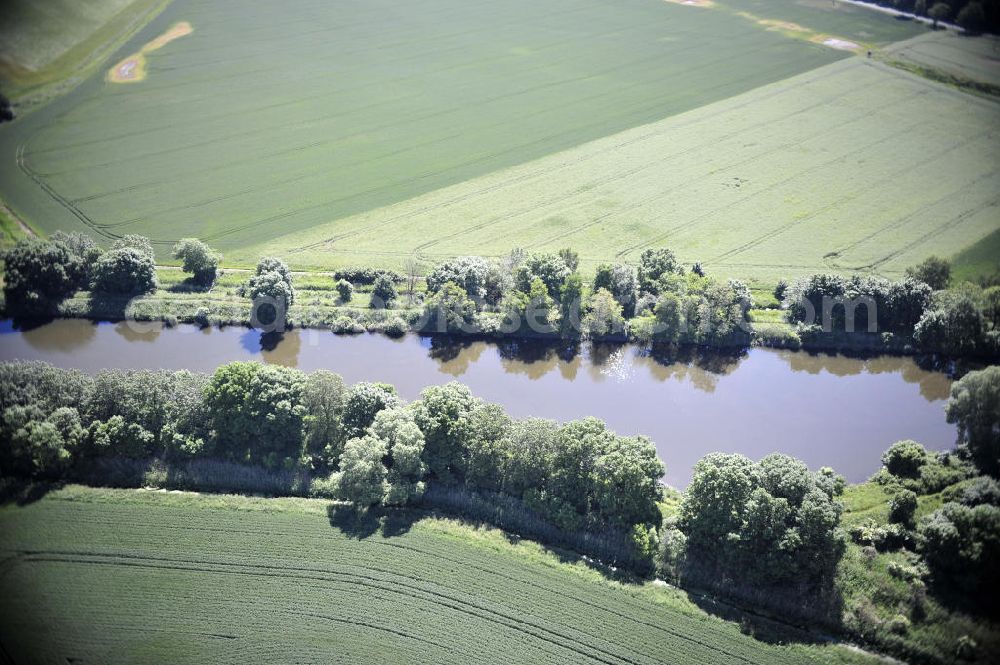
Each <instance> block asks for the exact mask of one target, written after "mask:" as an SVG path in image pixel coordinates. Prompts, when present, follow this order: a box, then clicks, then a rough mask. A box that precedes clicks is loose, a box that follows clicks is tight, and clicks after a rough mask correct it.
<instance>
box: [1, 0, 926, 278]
mask: <svg viewBox="0 0 1000 665" xmlns="http://www.w3.org/2000/svg"><path fill="white" fill-rule="evenodd" d="M237 4H238V3H235V1H234V0H230V1H221V2H213V3H210V4H207V3H196V2H194V1H193V0H174V2H172V3H171V4H170V5H169V7H167V9H166V10H165V11H164V12H163V13H162V14H161V15H160V16H158V17H157V19H156V20H154V21H153V22H152V23H151V24H150V25H149V26H148V27H147V28H146V29H144V30H143V31H142V32H141V33H140V34H138V35H137V36H136V37H135V38H134V39H133V40H131V41H130V42H129V43H128V44H126V45H125V46H124V47H123V48H122V49H120V50H119V51H118V52H117V53H116V54H115V56H114V58H112V59H111V60H110V61H109V64H108V66H110V64H113V63H114V62H117V61H118V60H120V59H121V58H123V57H125V56H127V55H129V54H131V53H135V52H138V51H139V50H141V48H142V46H143V45H144V44H146V43H148V42H150V41H151V40H153V39H154V38H155V37H156V36H157V35H159V34H161V33H163V32H164V31H165V30H166V29H167V28H169V26H170V25H172V24H174V23H176V22H178V21H187V22H189V23H190V24H191V25H192V27H193V29H194V31H193V33H192V34H190V35H188V36H186V37H184V38H182V39H179V40H176V41H174V42H171V43H170V44H168V45H166V46H165V47H163V48H162V49H160V50H158V51H156V52H154V53H151V54H150V56H149V58H148V78H147V79H146V80H144V81H142V82H141V83H134V84H128V85H124V84H113V83H108V82H105V81H104V80H103V78H101V77H100V76H97V75H95V76H94V77H92V78H91V79H90V80H89V81H88V82H87V83H86V84H85V85H83V86H80V87H79V88H77V89H75V90H74V91H73V92H72V93H71V94H69V95H67V96H65V97H63V98H61V99H59V100H56V102H54V103H52V104H49V105H48V106H47V107H45V108H43V109H41V110H39V111H37V112H35V113H32V114H31V115H30V116H28V117H25V118H22V119H21V120H19V121H18V122H15V123H13V124H12V125H11V126H9V127H4V128H2V130H0V155H3V157H2V161H0V176H2V183H3V184H2V185H0V193H2V194H3V196H4V197H5V198H6V199H7V200H8V201H9V203H10V204H11V206H12V207H13V208H14V209H15V210H17V211H18V212H19V213H20V214H22V215H23V216H24V217H26V218H27V219H28V220H29V221H32V222H33V223H35V224H36V225H38V226H39V227H41V228H43V229H45V230H50V231H51V230H53V229H56V228H75V229H79V230H83V229H90V230H92V231H94V232H97V233H99V234H101V235H102V236H103V237H104V238H105V239H109V238H112V237H114V236H117V235H121V234H124V233H130V232H131V233H143V234H148V235H150V236H152V237H153V238H154V239H155V240H157V241H159V245H158V246H159V248H160V249H161V250H163V249H166V247H167V246H168V245H169V243H170V242H171V241H173V240H175V239H177V238H179V237H182V236H186V235H197V236H200V237H202V238H203V239H205V240H207V241H209V242H211V243H213V244H215V245H217V246H218V247H219V248H220V249H221V250H222V251H223V252H224V253H226V254H227V255H228V256H229V257H230V260H231V261H236V262H243V263H245V262H248V261H249V260H252V259H248V258H247V257H249V256H250V255H251V254H252V253H253V252H255V251H256V249H257V247H256V246H257V245H261V244H266V245H267V246H268V247H269V248H271V249H272V250H273V251H290V250H291V249H294V248H295V247H297V244H296V243H295V242H294V241H291V240H289V238H288V236H289V234H294V233H303V232H308V231H310V230H313V229H316V228H317V227H324V228H327V227H334V228H339V227H345V228H347V229H348V230H353V228H354V221H355V220H354V218H355V217H356V216H358V215H363V214H367V213H372V214H374V215H376V216H377V215H378V214H380V211H382V210H383V209H384V208H385V207H386V206H391V205H392V204H396V203H400V202H403V201H407V200H410V199H412V198H414V197H418V196H420V195H426V194H428V193H433V192H435V191H438V190H442V189H446V188H447V187H449V186H455V185H458V184H460V183H464V182H466V181H472V182H476V180H477V179H478V178H481V177H487V176H488V175H489V174H491V173H495V172H498V171H502V170H503V169H505V168H509V167H513V166H516V165H521V164H527V163H531V162H532V161H533V160H537V159H540V158H544V157H546V156H549V155H552V154H554V153H558V152H559V151H563V150H566V149H570V148H573V147H576V146H580V145H584V144H587V143H588V142H591V141H594V140H597V139H601V138H604V137H609V136H614V135H616V134H618V133H619V132H622V131H626V130H629V129H632V128H635V127H638V126H642V125H645V124H648V123H654V122H657V121H661V120H662V119H663V118H669V117H671V116H675V117H676V116H677V114H681V113H684V112H688V111H693V110H695V109H699V108H702V107H706V105H711V104H712V103H715V102H722V101H723V100H727V99H739V95H741V94H743V93H747V92H749V91H751V90H753V89H755V88H758V87H759V86H763V85H767V84H770V83H776V82H780V81H785V80H787V79H789V78H790V77H794V76H795V75H797V74H800V73H802V72H806V71H809V70H814V69H816V68H817V67H822V66H823V65H827V64H830V63H833V62H836V61H838V60H841V59H844V58H849V57H853V56H851V55H850V54H848V53H847V52H845V51H840V50H836V49H832V48H829V47H826V46H823V45H821V44H817V43H812V42H810V41H809V39H806V38H803V35H827V34H829V35H837V36H840V37H844V38H845V39H853V40H859V41H864V40H867V41H864V43H866V44H869V43H874V44H882V43H888V42H890V41H894V40H899V39H904V38H907V37H911V36H913V35H914V34H918V33H919V31H920V28H918V27H915V26H913V25H909V24H905V23H900V22H897V21H893V20H892V19H889V18H887V17H884V16H881V15H878V14H875V13H871V12H863V11H859V10H857V9H856V8H853V7H849V6H845V7H843V8H838V9H836V10H832V9H826V8H821V6H822V3H819V2H811V3H808V2H807V3H805V4H794V5H791V6H790V7H789V12H790V14H789V16H790V17H791V20H792V21H793V22H795V23H796V24H797V25H798V26H799V27H800V28H802V30H805V31H806V32H801V31H798V32H794V34H789V33H788V31H787V30H785V29H783V28H780V27H776V25H775V19H772V18H769V17H770V16H771V15H772V14H774V13H775V11H776V10H774V8H773V7H771V6H770V5H768V4H762V3H751V4H749V5H744V4H742V3H740V4H736V3H734V4H733V5H732V6H730V5H729V4H725V3H716V4H715V5H714V6H713V7H711V8H706V9H703V8H696V7H688V6H683V5H680V4H677V3H672V2H664V1H662V0H626V1H625V2H619V3H613V4H608V3H606V2H602V1H599V0H553V1H552V2H549V3H546V4H544V5H539V4H538V3H531V2H528V0H505V1H504V2H501V3H465V2H459V1H458V0H423V1H422V2H415V3H404V4H399V3H388V2H366V3H346V2H345V3H338V4H336V5H332V6H331V5H329V3H318V2H316V1H315V0H292V1H291V2H289V3H280V4H276V5H271V6H268V7H264V8H258V10H255V11H254V12H243V11H240V10H239V8H238V6H237ZM445 19H446V20H445ZM810 38H811V37H810ZM752 111H753V109H750V110H749V112H750V113H752ZM815 115H819V111H817V113H816V114H815ZM758 129H759V130H760V131H766V128H764V127H763V126H761V127H759V128H758ZM748 131H750V130H748ZM745 138H746V139H747V142H752V141H754V140H755V137H754V135H753V134H750V133H748V134H747V135H746V137H745ZM868 138H869V140H871V139H872V138H873V137H868ZM879 138H883V137H879V136H875V137H874V139H875V140H878V139H879ZM647 159H649V158H648V157H647ZM648 166H653V165H648ZM672 170H676V169H672ZM561 186H562V187H563V189H561V190H560V191H559V192H556V193H566V192H565V185H561ZM583 186H584V185H583V184H575V183H572V189H580V188H582V187H583ZM523 193H524V194H528V193H530V192H529V191H528V190H524V191H523ZM495 202H496V201H495V200H493V199H491V200H486V199H484V200H483V201H482V205H481V206H480V207H481V208H483V209H484V210H485V209H486V208H487V207H488V206H491V205H493V204H494V203H495ZM372 211H374V212H372ZM491 212H494V213H495V214H505V213H513V212H515V211H514V210H510V209H508V210H504V209H496V210H491ZM567 213H569V214H572V213H573V211H572V210H567ZM757 221H758V220H751V222H749V223H748V225H749V226H753V227H755V226H756V224H757ZM467 227H468V223H467V220H466V219H464V218H459V217H448V216H440V217H438V218H437V220H436V226H435V228H434V230H433V232H432V235H431V236H427V235H426V228H425V227H424V226H420V225H414V226H413V227H412V228H411V225H409V224H408V223H402V224H399V225H398V229H394V235H396V236H403V238H404V241H403V242H394V244H393V245H392V246H387V245H386V244H385V243H382V244H381V246H376V247H374V248H371V247H368V246H366V244H375V245H378V244H377V243H375V242H373V241H371V240H368V239H364V242H360V243H355V242H354V241H353V240H352V241H351V242H350V243H346V245H347V246H346V247H336V248H334V251H330V252H323V253H316V254H314V255H313V257H312V259H311V260H312V261H313V263H314V264H315V265H317V266H324V267H325V266H330V265H336V264H338V263H346V262H358V261H366V260H369V258H370V257H372V258H371V262H374V263H381V264H387V263H393V262H398V258H397V257H398V256H399V254H398V253H400V252H410V251H412V250H414V249H418V248H419V246H420V245H422V244H423V243H424V242H425V241H428V240H440V241H442V242H444V241H446V240H447V237H448V236H450V235H451V234H453V233H455V232H461V231H464V230H466V228H467ZM554 227H555V228H558V229H561V230H563V231H571V230H572V228H573V220H570V222H569V223H562V224H561V220H560V219H554V220H553V219H542V220H539V221H538V222H537V224H536V226H535V227H533V228H531V229H529V231H528V232H527V233H525V232H524V231H523V230H521V228H520V227H517V228H515V227H513V226H511V227H507V226H506V225H504V229H503V230H502V231H501V232H500V233H498V234H496V235H497V236H498V237H500V238H503V239H504V240H505V243H504V244H505V245H507V246H509V245H512V244H518V243H519V244H529V243H532V242H534V240H535V238H536V237H537V236H538V235H539V234H546V233H547V232H548V231H549V230H550V229H552V228H554ZM619 231H620V233H618V236H619V237H623V236H625V235H627V234H629V233H631V231H632V229H631V227H630V226H629V225H625V226H623V227H620V228H619ZM381 233H382V232H381V231H379V234H380V235H381ZM589 241H590V238H589V237H586V238H584V239H582V240H581V241H580V242H577V243H575V244H577V245H583V243H584V242H589ZM355 244H356V245H357V251H352V248H353V247H354V246H355ZM570 244H573V243H570ZM251 246H254V247H253V248H252V249H249V248H250V247H251ZM445 246H446V245H445ZM475 249H477V248H476V247H474V246H469V247H464V246H463V248H462V249H460V250H458V251H459V252H467V251H473V250H475ZM602 249H603V250H604V251H605V252H606V258H613V257H614V255H615V253H616V252H617V251H618V250H620V249H622V248H621V247H606V248H602ZM345 250H346V251H345ZM612 250H614V251H612ZM441 251H448V252H451V251H452V250H451V249H450V248H448V249H442V248H440V247H434V248H429V249H428V250H427V254H428V256H435V255H436V254H437V253H439V252H441ZM371 252H377V253H378V254H377V255H374V256H373V255H372V254H371Z"/></svg>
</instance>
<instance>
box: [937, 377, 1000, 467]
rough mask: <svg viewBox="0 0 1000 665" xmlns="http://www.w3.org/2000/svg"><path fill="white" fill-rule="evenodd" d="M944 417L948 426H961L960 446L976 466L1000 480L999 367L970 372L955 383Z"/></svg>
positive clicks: (959, 427)
mask: <svg viewBox="0 0 1000 665" xmlns="http://www.w3.org/2000/svg"><path fill="white" fill-rule="evenodd" d="M945 414H946V416H947V418H948V422H949V423H955V424H957V425H958V436H959V442H960V445H961V446H962V447H963V448H964V450H965V451H966V453H967V454H968V456H969V457H970V458H971V459H972V461H973V462H974V463H975V465H976V466H977V467H978V468H979V469H980V470H982V472H983V473H987V474H989V475H991V476H993V477H995V478H996V477H1000V366H997V365H993V366H991V367H987V368H986V369H984V370H981V371H978V372H969V373H968V374H966V375H965V376H963V377H962V378H961V379H959V380H958V381H956V382H955V384H954V385H952V387H951V397H950V398H949V399H948V404H947V405H946V406H945Z"/></svg>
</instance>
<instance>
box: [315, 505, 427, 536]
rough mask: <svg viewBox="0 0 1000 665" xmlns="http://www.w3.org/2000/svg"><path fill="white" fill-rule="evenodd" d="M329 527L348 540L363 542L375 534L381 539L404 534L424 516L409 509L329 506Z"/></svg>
mask: <svg viewBox="0 0 1000 665" xmlns="http://www.w3.org/2000/svg"><path fill="white" fill-rule="evenodd" d="M326 514H327V517H328V518H329V519H330V526H332V527H333V528H335V529H337V530H338V531H340V532H341V533H343V534H344V535H345V536H347V537H348V538H354V539H357V540H364V539H365V538H368V537H370V536H373V535H375V534H376V533H378V534H380V535H381V536H382V537H383V538H395V537H397V536H402V535H404V534H406V533H407V532H408V531H409V530H410V529H411V528H412V527H413V525H414V524H415V523H416V522H418V521H419V520H420V519H422V518H423V517H424V515H422V514H420V513H418V512H416V511H414V510H410V509H394V508H369V509H368V510H358V509H357V508H355V507H354V506H346V505H338V504H331V505H330V506H329V507H328V508H327V509H326Z"/></svg>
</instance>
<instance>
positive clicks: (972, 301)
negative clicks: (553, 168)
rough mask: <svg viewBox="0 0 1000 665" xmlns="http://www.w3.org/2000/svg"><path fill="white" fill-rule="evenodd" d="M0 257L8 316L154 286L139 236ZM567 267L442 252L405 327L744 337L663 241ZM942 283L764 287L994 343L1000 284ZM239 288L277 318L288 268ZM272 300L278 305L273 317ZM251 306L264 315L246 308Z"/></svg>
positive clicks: (810, 308) (953, 340) (190, 241)
mask: <svg viewBox="0 0 1000 665" xmlns="http://www.w3.org/2000/svg"><path fill="white" fill-rule="evenodd" d="M174 257H175V258H177V259H179V260H180V261H181V262H182V267H183V269H184V270H185V271H186V272H188V273H190V275H191V277H190V278H189V281H190V282H191V283H192V284H194V285H197V286H200V287H208V286H211V284H212V283H213V282H214V280H215V278H216V275H217V273H218V265H219V260H220V258H221V257H220V256H219V255H218V253H216V252H214V251H213V250H212V249H211V248H209V247H208V246H207V245H205V244H204V243H202V242H201V241H199V240H197V239H194V238H186V239H183V240H181V241H180V242H178V243H177V244H176V245H175V246H174ZM4 260H5V270H6V274H5V283H4V291H5V296H6V302H7V308H8V311H10V312H11V313H12V314H15V315H33V314H42V313H50V312H51V311H53V309H54V307H55V306H56V305H57V304H58V303H59V301H61V300H62V299H64V298H67V297H69V296H71V295H72V294H74V293H75V292H76V291H78V290H81V289H90V290H92V291H93V292H95V293H98V294H110V295H115V296H128V295H137V294H143V293H149V292H152V291H154V290H155V289H156V288H157V278H156V269H155V264H154V254H153V248H152V245H151V243H150V241H149V240H148V239H147V238H144V237H142V236H134V235H128V236H124V237H122V238H121V239H119V240H117V241H115V243H114V244H113V245H112V246H111V248H110V249H109V250H108V251H106V252H104V251H102V250H101V249H100V248H99V247H97V245H96V244H95V243H94V241H93V240H92V239H91V238H89V237H88V236H86V235H84V234H80V233H63V232H57V233H55V234H53V236H52V238H51V239H50V240H48V241H42V240H35V239H29V240H22V241H20V242H18V243H17V244H16V245H15V246H14V247H13V248H12V249H11V250H9V251H8V252H6V253H5V255H4ZM578 268H579V256H578V254H577V253H576V252H575V251H573V250H572V249H568V248H567V249H563V250H560V251H559V252H557V253H536V254H530V255H528V254H526V253H525V252H523V251H522V250H514V251H512V252H511V253H510V254H508V255H507V256H505V257H503V258H501V259H487V258H484V257H480V256H461V257H457V258H453V259H449V260H446V261H443V262H441V263H439V264H438V265H436V266H435V267H434V268H433V269H432V270H431V272H430V273H429V274H428V275H427V277H426V283H427V293H426V299H425V300H424V305H423V313H422V317H421V319H420V322H419V324H418V326H419V327H421V328H422V329H424V330H428V331H431V332H451V333H474V334H487V335H505V334H517V335H525V334H529V335H530V334H540V335H547V336H551V335H559V336H563V337H589V338H593V339H625V338H632V339H635V340H637V341H640V342H643V343H651V342H659V343H669V344H700V345H713V346H719V345H743V344H747V343H749V341H750V339H751V333H752V327H751V323H750V310H751V309H752V308H753V305H754V304H753V298H752V296H751V293H750V289H749V288H748V287H747V285H746V284H745V283H743V282H741V281H737V280H729V281H728V282H725V283H723V282H718V281H716V280H714V279H712V278H710V277H707V276H705V274H704V271H703V270H702V269H701V268H700V266H698V265H697V264H696V266H695V268H692V269H691V270H690V271H686V270H685V269H684V267H683V266H682V265H681V264H680V263H679V262H678V260H677V257H676V256H675V255H674V253H673V252H671V251H670V250H669V249H663V248H660V249H647V250H645V251H644V252H643V253H642V254H641V256H640V257H639V261H638V264H637V265H631V264H628V263H616V264H601V265H599V266H598V267H597V269H596V271H595V275H594V279H593V281H592V283H591V284H590V285H589V286H588V285H586V284H585V283H584V281H583V279H582V276H581V275H580V273H579V272H578ZM417 273H418V271H417V270H416V268H414V270H413V271H411V275H410V277H409V286H408V287H407V288H408V289H409V291H408V293H409V298H410V300H411V301H412V300H413V298H414V293H413V288H414V279H415V275H416V274H417ZM338 276H339V277H338ZM334 277H335V279H337V281H336V282H335V289H336V291H337V293H338V296H339V300H340V302H341V303H348V302H350V301H351V300H352V299H353V297H354V293H355V283H357V284H363V285H366V286H367V285H370V287H371V298H370V306H371V307H374V308H388V307H394V306H395V304H396V303H397V301H398V300H399V290H398V287H397V284H398V283H399V282H401V281H406V280H407V279H408V278H406V277H404V276H403V275H400V274H398V273H394V272H392V271H386V270H375V269H360V268H353V269H347V270H344V271H338V272H337V273H335V274H334ZM351 280H356V282H355V281H351ZM949 282H950V266H949V264H948V263H947V261H944V260H942V259H938V258H936V257H931V258H929V259H927V260H926V261H924V262H923V263H921V264H920V265H918V266H915V267H914V268H911V269H910V270H908V271H907V275H906V277H905V278H904V279H902V280H899V281H890V280H887V279H884V278H880V277H874V276H861V275H855V276H853V277H843V276H840V275H833V274H815V275H810V276H807V277H803V278H800V279H798V280H796V281H794V282H793V283H792V284H790V285H789V284H786V283H785V282H781V283H779V285H778V287H777V288H776V289H775V296H776V297H777V298H778V300H779V301H780V302H781V306H782V307H783V308H784V309H785V310H786V311H787V315H788V319H789V320H790V321H791V322H793V323H797V324H800V326H801V331H802V332H808V333H809V334H813V333H815V332H818V331H821V330H822V331H827V332H830V331H832V332H842V331H845V330H846V331H850V332H857V331H862V332H863V331H877V332H879V333H893V334H894V335H896V336H901V337H903V338H911V339H912V340H913V341H914V342H915V343H916V345H917V346H919V347H920V348H922V349H925V350H928V351H939V352H945V353H949V354H953V355H965V354H979V355H991V354H997V353H1000V286H997V285H992V286H986V287H982V286H978V285H975V284H971V283H963V284H961V285H959V286H958V287H955V288H951V289H949V288H947V287H948V285H949ZM240 293H241V294H242V295H243V296H245V297H248V298H249V299H251V301H252V310H251V312H252V314H251V323H254V324H258V323H260V324H266V323H271V322H272V321H273V320H274V316H275V315H277V316H279V317H281V319H282V320H281V321H278V323H279V326H280V324H282V323H283V319H284V316H286V315H287V311H288V308H289V307H290V306H291V305H293V304H294V303H295V302H296V291H295V287H294V280H293V275H292V271H291V269H290V268H289V267H288V265H287V264H286V263H285V262H284V261H282V260H281V259H279V258H276V257H264V258H261V259H260V261H259V262H258V263H257V266H256V269H255V270H254V272H253V274H252V275H251V276H250V278H249V279H248V280H247V282H246V283H244V284H243V285H242V286H241V288H240ZM260 307H262V308H263V309H262V310H261V311H259V309H260ZM271 307H274V308H275V309H276V310H277V311H276V312H275V313H274V314H272V313H271V312H270V309H271ZM263 311H268V314H267V315H266V316H264V317H261V316H259V314H261V313H262V312H263ZM265 318H266V319H267V320H263V319H265ZM406 326H407V323H406V321H403V320H402V319H400V320H398V321H394V324H393V326H391V329H392V330H393V331H397V332H399V333H402V332H403V331H405V329H406ZM352 327H353V326H352Z"/></svg>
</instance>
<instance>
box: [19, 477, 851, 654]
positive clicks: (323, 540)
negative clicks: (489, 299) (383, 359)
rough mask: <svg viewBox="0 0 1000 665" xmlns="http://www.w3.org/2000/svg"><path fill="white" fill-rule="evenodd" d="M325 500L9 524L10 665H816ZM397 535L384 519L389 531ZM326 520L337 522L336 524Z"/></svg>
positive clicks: (436, 523) (827, 649) (718, 627)
mask: <svg viewBox="0 0 1000 665" xmlns="http://www.w3.org/2000/svg"><path fill="white" fill-rule="evenodd" d="M327 508H328V503H326V502H322V501H316V500H296V499H249V498H240V497H219V496H215V497H212V496H204V497H199V496H197V495H191V494H178V493H169V494H168V493H158V492H136V491H129V490H118V491H116V490H94V489H84V488H79V487H71V488H68V489H65V490H60V491H58V492H55V493H54V494H50V495H49V496H47V497H46V498H44V499H42V500H41V501H38V502H36V503H33V504H30V505H28V506H25V507H18V506H16V505H13V504H8V505H6V506H4V507H2V508H0V550H2V552H0V554H2V557H3V574H2V575H0V635H2V639H3V644H2V647H3V649H2V652H0V653H3V652H5V654H6V655H7V656H8V657H9V659H10V660H11V661H12V662H16V663H66V662H78V663H87V662H101V663H117V662H121V663H130V664H132V663H164V662H169V663H174V664H177V663H186V662H199V663H205V662H212V663H228V662H232V663H241V664H243V663H249V662H275V661H277V660H281V661H284V662H311V663H319V662H322V663H331V662H380V663H390V662H400V663H404V662H415V661H414V658H416V659H417V660H418V661H419V662H435V663H469V662H481V663H494V662H495V663H536V664H540V663H559V664H562V663H567V662H573V663H591V662H593V663H606V664H611V663H632V664H634V665H638V664H642V663H664V662H668V663H681V662H683V663H706V664H708V663H712V664H718V663H767V664H768V665H779V664H780V663H810V662H815V663H821V662H868V661H867V660H866V659H864V658H862V657H861V656H859V655H856V654H854V653H852V652H849V651H847V650H846V649H842V648H839V647H834V646H824V647H818V646H803V645H791V646H780V645H773V644H768V643H765V642H763V641H758V640H755V639H754V638H752V637H749V636H747V635H744V634H742V633H741V632H740V629H739V626H738V625H737V624H735V623H729V622H725V621H722V620H721V619H718V618H715V617H712V616H710V615H708V614H706V613H705V612H703V611H702V610H700V609H698V608H697V607H696V606H695V605H694V604H693V603H692V602H691V601H690V600H688V599H687V597H686V595H685V594H683V593H681V592H679V591H676V590H673V589H669V588H663V587H657V586H655V585H653V584H646V585H644V586H638V585H633V584H625V585H623V584H620V583H615V582H610V581H608V580H607V579H606V578H604V577H603V576H602V575H601V574H600V573H598V572H596V571H595V570H593V569H592V568H590V567H588V566H587V565H586V564H585V563H584V562H582V561H579V560H578V559H576V557H568V558H567V559H565V560H564V561H562V562H561V561H560V558H559V557H558V556H556V555H555V554H554V553H549V552H546V551H544V550H543V549H541V548H539V547H538V546H537V545H534V544H532V543H529V542H521V543H514V542H511V541H510V540H508V538H506V537H505V536H504V535H503V534H502V533H500V532H498V531H495V530H490V529H475V528H472V527H468V526H463V525H461V524H459V523H457V522H454V521H451V520H444V519H436V518H424V519H420V520H418V521H415V522H414V521H412V519H410V518H409V517H407V515H408V514H407V513H399V516H398V517H397V518H394V519H391V520H388V521H383V523H382V525H381V526H380V527H379V528H378V529H377V530H374V531H371V530H370V529H358V528H356V527H355V526H353V525H354V522H353V521H351V520H348V521H347V522H345V523H344V524H346V525H347V526H343V525H342V526H337V525H338V524H340V521H339V520H338V519H336V518H334V519H333V520H331V519H330V517H328V513H327ZM386 519H388V518H386ZM331 522H332V523H331Z"/></svg>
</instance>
